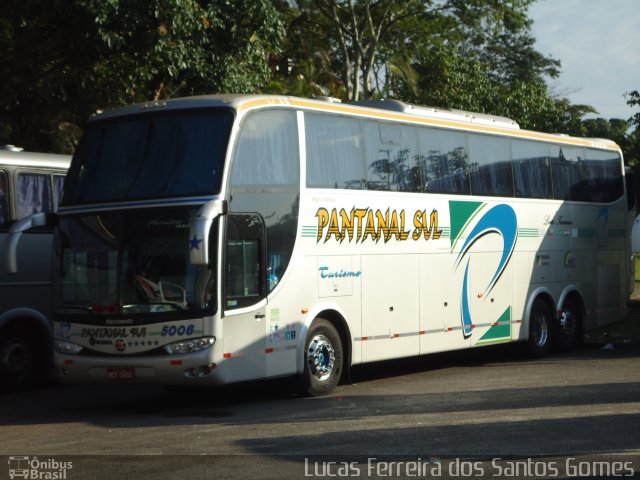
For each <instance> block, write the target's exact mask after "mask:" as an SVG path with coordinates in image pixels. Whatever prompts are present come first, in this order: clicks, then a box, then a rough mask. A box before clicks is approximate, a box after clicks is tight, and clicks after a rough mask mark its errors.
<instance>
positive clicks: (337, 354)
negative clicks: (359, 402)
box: [301, 318, 344, 397]
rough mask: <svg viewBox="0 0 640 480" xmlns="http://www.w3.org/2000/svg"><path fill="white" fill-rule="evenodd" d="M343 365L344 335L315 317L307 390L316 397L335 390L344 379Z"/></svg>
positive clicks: (309, 341)
mask: <svg viewBox="0 0 640 480" xmlns="http://www.w3.org/2000/svg"><path fill="white" fill-rule="evenodd" d="M343 366H344V349H343V346H342V340H341V339H340V334H339V333H338V331H337V330H336V328H335V327H334V326H333V324H332V323H331V322H329V321H328V320H325V319H323V318H317V319H315V320H314V321H313V323H312V324H311V328H309V332H308V333H307V339H306V341H305V351H304V371H303V372H302V377H301V383H302V391H303V393H304V394H306V395H310V396H313V397H315V396H320V395H326V394H328V393H329V392H331V391H332V390H333V389H334V388H335V387H336V386H337V385H338V382H339V381H340V377H341V375H342V369H343Z"/></svg>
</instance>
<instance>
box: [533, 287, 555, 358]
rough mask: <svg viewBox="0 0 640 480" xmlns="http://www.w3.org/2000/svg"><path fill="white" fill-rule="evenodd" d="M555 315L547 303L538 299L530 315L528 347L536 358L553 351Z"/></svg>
mask: <svg viewBox="0 0 640 480" xmlns="http://www.w3.org/2000/svg"><path fill="white" fill-rule="evenodd" d="M552 325H553V314H552V313H551V308H549V305H548V304H547V302H545V301H544V300H542V299H541V298H536V300H535V301H534V302H533V306H532V307H531V314H530V315H529V340H528V341H527V347H528V351H529V354H530V355H531V356H532V357H534V358H540V357H543V356H545V355H547V354H548V353H549V351H550V350H551V328H552Z"/></svg>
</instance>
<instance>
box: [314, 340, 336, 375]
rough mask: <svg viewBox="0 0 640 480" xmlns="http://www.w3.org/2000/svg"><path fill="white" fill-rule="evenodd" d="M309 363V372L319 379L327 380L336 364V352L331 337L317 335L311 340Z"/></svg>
mask: <svg viewBox="0 0 640 480" xmlns="http://www.w3.org/2000/svg"><path fill="white" fill-rule="evenodd" d="M307 364H308V366H309V372H310V373H311V375H313V376H314V377H315V378H316V379H317V380H319V381H325V380H327V379H328V378H329V377H330V376H331V372H333V367H334V366H335V364H336V352H335V349H334V348H333V345H332V344H331V342H330V341H329V339H328V338H327V337H325V336H324V335H316V336H315V337H313V339H312V340H311V342H309V348H308V350H307Z"/></svg>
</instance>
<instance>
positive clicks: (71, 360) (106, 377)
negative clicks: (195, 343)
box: [54, 348, 223, 386]
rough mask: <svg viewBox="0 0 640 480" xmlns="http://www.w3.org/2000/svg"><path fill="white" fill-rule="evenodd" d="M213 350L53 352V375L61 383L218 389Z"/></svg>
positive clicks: (219, 374) (219, 375) (220, 379)
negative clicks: (133, 353)
mask: <svg viewBox="0 0 640 480" xmlns="http://www.w3.org/2000/svg"><path fill="white" fill-rule="evenodd" d="M212 357H213V350H212V349H210V348H209V349H207V350H204V351H202V352H195V353H189V354H185V355H163V356H149V357H145V356H132V357H126V356H122V357H102V356H88V355H66V354H61V353H58V352H56V353H55V356H54V363H55V366H56V373H57V375H58V377H59V378H60V380H61V381H62V382H63V383H67V384H74V383H107V382H116V383H126V382H133V383H153V384H160V385H176V386H183V385H193V386H196V385H218V384H221V383H223V375H222V369H221V368H220V366H219V365H218V364H216V363H215V362H214V361H213V358H212Z"/></svg>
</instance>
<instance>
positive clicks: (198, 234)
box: [189, 199, 227, 266]
mask: <svg viewBox="0 0 640 480" xmlns="http://www.w3.org/2000/svg"><path fill="white" fill-rule="evenodd" d="M226 213H227V202H226V200H220V199H215V200H210V201H209V202H207V203H205V204H204V205H203V206H202V208H201V209H200V210H199V211H198V213H197V214H196V216H195V218H194V219H193V220H192V221H191V227H190V228H189V261H190V262H191V264H192V265H195V266H198V265H203V266H207V265H209V232H210V230H211V225H212V224H213V221H214V220H215V219H216V218H217V217H219V216H220V215H225V214H226Z"/></svg>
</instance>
